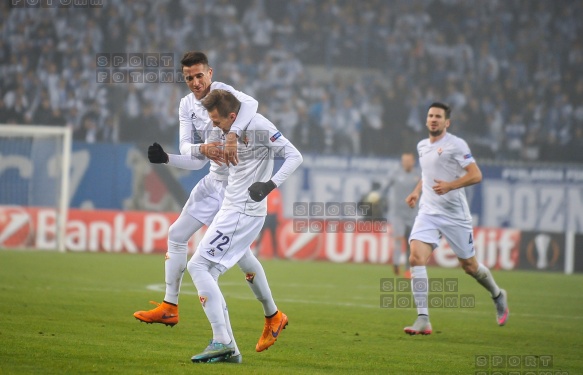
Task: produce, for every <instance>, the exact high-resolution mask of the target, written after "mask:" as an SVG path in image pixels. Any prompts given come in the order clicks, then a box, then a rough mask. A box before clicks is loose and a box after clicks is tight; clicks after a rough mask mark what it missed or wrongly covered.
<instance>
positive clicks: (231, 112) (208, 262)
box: [188, 90, 303, 362]
mask: <svg viewBox="0 0 583 375" xmlns="http://www.w3.org/2000/svg"><path fill="white" fill-rule="evenodd" d="M202 103H203V105H204V107H205V108H206V109H207V110H208V112H209V117H210V118H211V120H212V122H213V125H214V126H216V127H217V128H219V129H221V130H222V132H223V134H224V136H225V137H226V138H227V140H228V138H231V137H232V138H236V141H237V142H238V143H239V145H238V146H239V149H238V154H239V163H238V164H237V165H234V166H231V167H229V183H228V185H227V189H226V192H225V199H224V201H223V205H222V207H221V210H220V211H219V212H218V213H217V215H216V216H215V218H214V219H213V222H212V224H211V225H210V226H209V228H208V230H207V231H206V233H205V235H204V237H203V239H202V240H201V241H200V243H199V245H198V248H197V250H196V252H195V254H194V255H193V256H192V258H191V259H190V261H189V262H188V271H189V272H190V275H191V276H192V280H193V282H194V285H195V286H196V289H197V290H198V296H199V299H200V302H201V305H202V307H203V309H204V312H205V314H206V315H207V318H208V320H209V323H210V325H211V328H212V331H213V338H212V340H211V343H210V345H208V346H207V347H206V349H204V351H203V352H201V353H199V354H196V355H195V356H193V357H192V361H193V362H209V361H211V362H212V361H223V360H228V359H229V357H230V356H232V355H236V345H235V340H234V338H233V335H232V332H229V331H228V327H229V324H228V322H226V321H225V319H224V315H223V314H222V311H223V309H224V298H223V295H222V293H221V290H220V288H219V285H218V278H219V276H220V275H222V274H224V273H225V272H226V271H227V270H228V269H229V268H231V267H232V266H233V265H235V264H236V263H237V262H238V261H239V259H241V257H242V256H245V254H247V252H248V251H249V246H250V245H251V243H252V242H253V240H255V238H257V235H258V234H259V231H260V230H261V228H262V226H263V223H264V221H265V216H266V214H267V201H266V200H265V198H266V197H267V195H268V194H269V193H270V192H271V191H272V190H273V189H275V188H276V187H277V186H280V185H281V184H282V183H283V182H284V181H285V180H286V179H287V178H288V177H289V175H290V174H291V173H292V172H293V171H294V170H296V168H297V167H298V166H299V165H300V164H301V163H302V160H303V159H302V155H301V154H300V153H299V151H298V150H297V149H296V148H295V147H294V145H293V144H292V143H291V142H290V141H288V140H287V139H286V138H285V137H284V136H283V135H282V134H281V133H280V132H279V131H278V130H277V128H276V127H275V125H273V124H272V123H271V122H270V121H269V120H267V119H266V118H265V117H263V116H262V115H260V114H257V115H255V116H254V117H253V119H252V120H251V122H250V123H249V124H248V126H246V127H245V128H244V129H242V131H240V132H238V134H237V135H235V134H234V133H232V132H230V131H231V130H232V125H233V124H234V122H235V120H236V119H237V117H238V113H239V112H240V108H241V102H240V101H239V100H237V98H236V97H235V96H234V95H233V94H231V93H230V92H228V91H225V90H214V91H212V92H211V93H210V94H209V95H208V96H207V97H206V98H204V99H203V101H202ZM275 157H283V158H284V162H283V164H282V166H281V167H280V169H279V170H278V171H277V173H276V174H275V175H273V176H272V173H273V167H274V159H275ZM287 324H288V319H287V316H286V315H285V314H284V313H282V312H281V311H278V310H276V311H275V312H274V313H273V314H272V316H269V317H268V319H267V320H266V322H265V327H264V330H263V335H262V336H261V338H260V340H259V343H258V344H257V347H256V350H257V351H261V350H263V349H266V348H267V347H268V346H269V345H271V344H272V343H273V342H274V341H275V340H277V338H278V337H279V335H280V333H281V331H282V330H283V329H284V328H285V327H286V325H287Z"/></svg>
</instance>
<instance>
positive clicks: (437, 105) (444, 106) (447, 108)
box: [427, 102, 451, 120]
mask: <svg viewBox="0 0 583 375" xmlns="http://www.w3.org/2000/svg"><path fill="white" fill-rule="evenodd" d="M431 108H441V109H443V110H444V111H445V119H446V120H449V118H450V117H451V107H450V106H448V105H447V104H443V103H440V102H434V103H431V105H430V106H429V108H427V110H429V109H431Z"/></svg>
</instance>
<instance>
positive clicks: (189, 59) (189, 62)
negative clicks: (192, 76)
mask: <svg viewBox="0 0 583 375" xmlns="http://www.w3.org/2000/svg"><path fill="white" fill-rule="evenodd" d="M180 64H182V67H185V66H193V65H198V64H202V65H204V66H205V67H207V68H208V66H209V59H208V58H207V57H206V55H205V54H204V53H203V52H200V51H189V52H186V53H185V54H184V56H182V60H180Z"/></svg>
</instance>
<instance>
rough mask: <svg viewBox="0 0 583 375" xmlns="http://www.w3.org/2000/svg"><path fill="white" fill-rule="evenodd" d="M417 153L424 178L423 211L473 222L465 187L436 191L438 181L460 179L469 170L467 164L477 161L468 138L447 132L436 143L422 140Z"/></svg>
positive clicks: (421, 204) (421, 211)
mask: <svg viewBox="0 0 583 375" xmlns="http://www.w3.org/2000/svg"><path fill="white" fill-rule="evenodd" d="M417 152H418V153H419V165H420V166H421V178H422V180H423V188H422V194H421V200H420V202H419V213H420V214H421V213H425V214H428V215H441V216H444V217H448V218H451V219H454V220H462V221H466V222H467V221H469V222H471V220H472V216H471V214H470V209H469V207H468V202H467V199H466V192H465V190H464V189H463V188H461V189H455V190H451V191H449V192H448V193H446V194H444V195H438V194H437V193H435V192H434V191H433V186H434V185H435V180H442V181H447V182H449V181H453V180H456V179H458V178H460V177H461V176H463V175H464V174H466V173H467V172H466V171H465V169H464V168H465V167H467V166H468V165H470V164H471V163H475V160H474V158H473V157H472V153H471V152H470V148H469V147H468V144H467V143H466V141H464V140H463V139H461V138H459V137H456V136H455V135H453V134H450V133H446V134H445V136H444V137H443V138H442V139H440V140H439V141H437V142H435V143H430V142H429V139H428V138H427V139H424V140H422V141H421V142H419V143H418V144H417Z"/></svg>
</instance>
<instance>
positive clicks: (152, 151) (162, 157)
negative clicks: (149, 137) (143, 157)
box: [148, 142, 168, 164]
mask: <svg viewBox="0 0 583 375" xmlns="http://www.w3.org/2000/svg"><path fill="white" fill-rule="evenodd" d="M148 160H150V163H154V164H162V163H168V154H167V153H166V152H164V149H163V148H162V146H160V145H159V144H158V143H156V142H154V144H153V145H151V146H150V147H148Z"/></svg>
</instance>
